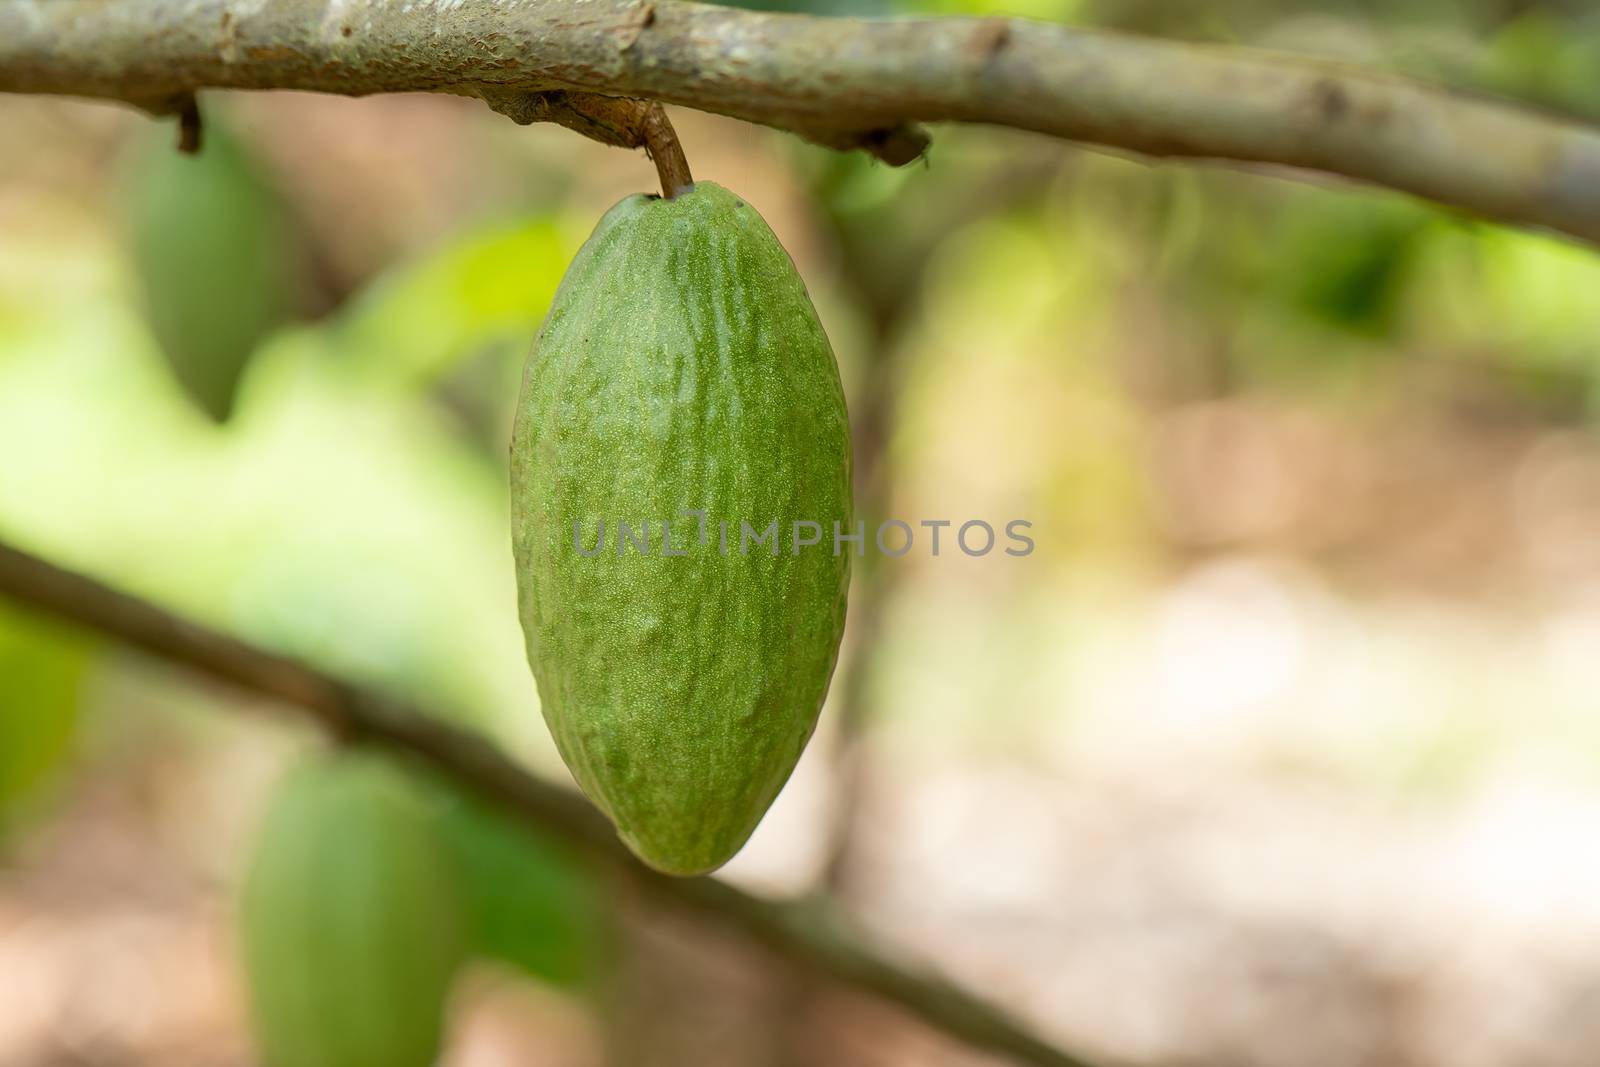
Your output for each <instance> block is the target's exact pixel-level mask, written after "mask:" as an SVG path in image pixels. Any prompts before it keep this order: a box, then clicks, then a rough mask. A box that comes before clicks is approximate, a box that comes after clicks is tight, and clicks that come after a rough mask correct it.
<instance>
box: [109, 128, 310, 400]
mask: <svg viewBox="0 0 1600 1067" xmlns="http://www.w3.org/2000/svg"><path fill="white" fill-rule="evenodd" d="M169 132H170V131H163V133H162V141H161V143H160V144H156V143H154V142H152V143H149V144H146V145H144V146H142V150H140V151H138V152H137V153H136V156H135V159H134V161H133V173H132V175H131V176H130V179H129V187H130V190H131V199H130V202H129V205H128V208H129V223H130V231H131V237H132V243H133V259H134V265H135V269H136V270H137V272H138V276H139V281H140V284H141V288H142V289H143V293H144V307H145V311H146V315H147V317H148V320H149V324H150V329H151V332H152V333H153V334H154V335H155V339H156V341H157V343H158V344H159V345H160V348H161V352H162V354H163V356H164V357H165V358H166V361H167V364H168V367H169V368H170V369H171V371H172V374H173V377H174V378H176V379H177V381H178V384H179V385H181V386H182V387H183V389H184V392H185V393H187V394H188V396H189V397H190V399H192V400H193V401H194V403H195V404H196V405H197V406H198V407H199V408H200V409H201V410H202V411H204V412H205V413H206V414H207V415H209V416H211V418H213V419H215V420H216V421H218V422H223V421H225V420H226V419H227V418H228V416H229V414H230V413H231V412H232V410H233V403H234V398H235V394H236V393H237V390H238V386H239V380H240V378H241V377H242V376H243V374H244V371H245V368H246V366H247V365H248V363H249V360H250V356H251V354H252V353H253V352H254V351H255V349H256V346H257V345H258V344H259V343H260V342H261V340H262V339H263V338H264V337H266V336H267V334H269V333H271V332H272V331H273V330H274V329H275V328H276V327H277V326H278V325H280V324H281V323H282V322H283V321H284V320H285V319H286V318H287V317H288V314H289V310H290V304H291V290H292V286H293V284H294V273H293V263H292V258H291V251H290V244H289V240H288V238H287V236H286V234H287V226H288V222H289V220H288V218H287V213H286V212H285V210H284V207H283V204H282V202H281V201H280V199H279V197H278V195H277V193H276V191H275V190H274V189H273V188H272V186H271V185H270V184H269V182H268V180H267V178H266V176H265V175H264V174H263V172H262V171H261V169H260V167H259V166H258V165H257V164H256V162H255V161H254V160H253V159H252V158H251V157H250V155H249V153H248V152H247V151H246V149H245V148H244V146H243V145H241V144H240V143H239V142H238V141H236V140H235V139H234V138H233V137H232V136H231V135H230V134H229V133H228V131H227V130H226V128H225V127H223V126H221V125H220V124H217V123H212V124H210V125H208V126H207V127H206V134H205V144H204V147H203V148H202V150H201V151H200V153H199V154H198V155H195V156H185V155H182V154H180V153H178V152H177V151H175V150H173V148H172V147H171V145H170V143H168V141H169V139H170V138H169Z"/></svg>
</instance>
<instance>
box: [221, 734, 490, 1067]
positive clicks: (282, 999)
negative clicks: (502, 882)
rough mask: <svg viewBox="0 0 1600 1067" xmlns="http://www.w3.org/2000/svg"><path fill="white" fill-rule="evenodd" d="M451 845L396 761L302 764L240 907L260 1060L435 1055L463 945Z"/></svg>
mask: <svg viewBox="0 0 1600 1067" xmlns="http://www.w3.org/2000/svg"><path fill="white" fill-rule="evenodd" d="M451 863H452V857H451V855H450V853H449V851H448V849H447V848H446V847H445V844H444V842H443V841H442V840H441V839H440V838H439V837H438V831H437V828H436V826H435V825H434V822H433V819H432V815H431V812H430V811H429V809H428V808H427V807H426V806H425V805H424V804H423V803H422V802H421V801H420V800H419V799H418V798H417V796H416V795H415V793H414V792H413V791H412V789H411V787H410V785H409V783H407V782H406V780H405V779H404V778H403V777H401V775H400V773H399V772H398V771H397V770H396V769H394V768H393V767H392V766H390V765H388V764H386V763H384V762H382V761H381V760H379V759H378V758H376V757H373V756H365V755H360V756H344V757H338V758H336V759H331V760H325V761H321V762H318V763H315V764H312V765H310V766H307V767H303V768H300V769H299V770H298V771H297V772H296V773H294V774H293V775H292V776H291V777H290V778H289V779H288V780H287V781H285V782H284V784H283V786H282V787H281V789H280V791H279V792H278V794H277V796H276V797H275V798H274V800H273V803H272V805H271V808H270V810H269V811H268V813H267V819H266V823H265V825H264V826H263V828H262V833H261V837H260V839H259V841H258V842H257V845H256V855H255V859H254V862H253V863H252V864H251V867H250V870H249V873H248V875H247V877H246V880H245V885H244V891H243V899H242V901H241V907H240V919H241V931H240V933H241V940H242V949H243V954H244V965H245V975H246V978H247V981H248V986H249V993H250V1006H251V1013H252V1016H253V1019H254V1023H255V1028H256V1033H257V1037H258V1040H259V1042H260V1046H261V1053H262V1057H263V1060H264V1062H265V1063H266V1065H267V1067H375V1065H378V1064H382V1065H383V1067H430V1065H431V1064H433V1063H434V1062H435V1060H436V1059H437V1057H438V1054H439V1047H440V1039H441V1034H442V1031H443V1020H444V1006H445V1002H446V1000H447V998H448V995H449V990H450V985H451V982H452V981H453V979H454V977H455V974H456V971H457V970H458V968H459V967H460V965H461V964H462V963H463V962H464V959H465V955H466V951H467V950H466V936H465V932H464V921H463V918H462V912H461V903H460V898H459V893H458V890H457V886H456V883H455V876H454V871H453V868H452V866H451Z"/></svg>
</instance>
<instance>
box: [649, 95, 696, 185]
mask: <svg viewBox="0 0 1600 1067" xmlns="http://www.w3.org/2000/svg"><path fill="white" fill-rule="evenodd" d="M644 150H645V152H646V153H648V154H649V156H650V159H651V161H652V162H654V163H655V165H656V174H657V175H658V176H659V177H660V178H661V195H662V196H664V197H666V198H667V199H668V200H671V199H673V198H674V197H676V196H677V195H678V194H679V193H684V192H687V191H688V190H689V188H690V187H691V186H693V185H694V175H692V174H690V173H689V161H688V160H687V159H685V158H684V155H683V146H682V145H680V144H679V143H678V131H677V130H674V129H673V128H672V120H671V119H669V118H667V112H666V110H665V109H664V108H663V107H662V106H661V105H660V104H651V105H650V107H649V110H648V111H647V112H646V113H645V117H644Z"/></svg>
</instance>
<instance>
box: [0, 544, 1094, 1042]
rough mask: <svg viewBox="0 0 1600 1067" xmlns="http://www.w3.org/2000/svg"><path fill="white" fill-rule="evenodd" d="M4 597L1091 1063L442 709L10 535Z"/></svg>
mask: <svg viewBox="0 0 1600 1067" xmlns="http://www.w3.org/2000/svg"><path fill="white" fill-rule="evenodd" d="M0 594H4V595H8V596H10V597H12V598H14V599H15V600H17V601H19V602H21V603H24V604H30V605H32V606H34V607H36V608H41V609H43V610H45V611H47V612H49V613H51V614H53V615H57V616H60V617H61V618H64V619H66V620H68V621H70V622H74V623H77V624H79V625H81V626H85V627H88V628H90V629H92V630H96V631H99V632H101V633H103V634H107V635H110V636H112V637H115V638H118V639H120V640H122V641H124V642H126V643H127V644H129V645H132V646H133V647H135V648H138V649H140V650H142V651H144V652H147V653H150V654H151V655H154V656H158V657H161V658H162V659H165V660H169V661H171V662H173V663H178V664H182V665H183V666H186V667H189V668H191V669H193V670H195V671H198V672H199V673H201V674H204V675H208V676H210V677H211V678H214V679H219V680H221V681H223V682H227V683H229V684H232V685H234V686H237V687H239V688H241V689H244V690H247V691H249V692H251V693H254V694H257V695H259V696H264V697H268V698H270V699H272V700H274V701H277V702H279V704H280V705H281V706H283V707H286V708H289V709H292V710H295V711H298V712H299V713H301V714H302V715H304V716H305V717H308V718H310V719H312V720H313V721H315V722H316V723H318V724H319V725H321V726H322V727H323V728H324V729H326V730H327V731H328V732H329V734H330V735H332V736H333V737H334V738H335V739H337V740H339V741H341V742H344V743H365V744H372V745H377V746H381V747H383V748H385V749H388V750H392V751H395V752H398V753H402V754H405V755H407V756H409V757H411V758H413V759H415V760H416V761H418V762H419V763H421V764H423V765H425V766H427V767H429V768H430V769H432V770H434V771H436V772H438V773H440V774H442V775H444V776H445V777H447V778H449V779H450V780H451V781H453V782H455V783H457V784H459V785H462V786H464V787H466V788H468V789H470V790H472V791H474V792H476V793H478V794H481V795H482V796H484V797H486V798H487V799H489V800H491V801H493V802H495V803H497V804H499V805H500V806H501V807H502V808H503V809H505V810H506V811H508V812H510V813H511V814H513V815H514V816H516V817H518V818H520V819H521V820H522V821H523V822H525V823H527V824H528V825H530V826H532V827H534V828H536V829H539V830H541V831H544V832H547V833H554V834H557V835H559V836H560V837H562V838H563V839H565V840H566V841H567V842H569V843H570V844H572V845H573V846H575V847H576V848H578V849H579V850H581V851H582V852H583V853H584V854H585V855H587V856H589V857H590V858H592V859H593V860H595V861H596V862H598V863H600V864H602V865H603V866H604V867H605V868H606V869H608V870H610V871H612V872H613V873H615V874H618V875H620V876H621V877H623V878H624V879H626V880H627V882H629V883H630V884H631V885H633V886H635V887H636V888H637V889H638V890H639V891H640V892H642V893H644V894H647V895H648V896H649V897H651V898H652V899H655V900H658V901H662V902H664V903H668V904H671V905H674V906H677V907H680V908H684V909H687V910H689V911H692V912H696V913H698V914H700V915H703V916H705V917H706V918H708V919H711V920H713V921H716V922H720V923H724V924H728V925H731V926H733V927H735V928H737V929H739V930H742V931H743V932H744V933H745V934H747V935H749V936H750V937H752V938H754V939H756V940H757V941H759V942H761V943H763V944H765V945H766V946H767V947H768V948H770V949H771V950H773V951H774V952H776V953H777V954H778V955H780V956H782V957H784V958H785V959H787V960H789V961H790V962H792V963H795V964H798V965H800V966H803V967H806V968H809V969H811V970H813V971H815V972H818V973H820V974H821V975H823V976H825V977H828V978H831V979H834V980H835V981H838V982H840V983H843V984H844V985H847V986H851V987H853V988H855V989H858V990H861V991H864V992H867V993H870V994H873V995H875V996H878V997H880V998H882V999H884V1000H887V1001H889V1002H891V1003H894V1004H897V1005H899V1006H900V1007H901V1008H904V1009H905V1010H906V1011H908V1012H910V1013H911V1014H912V1015H914V1016H916V1017H917V1018H919V1019H921V1020H922V1021H923V1022H925V1023H926V1024H928V1025H929V1026H931V1027H933V1028H935V1029H937V1030H940V1031H943V1032H944V1033H946V1034H948V1035H950V1036H951V1037H954V1038H956V1039H958V1040H961V1041H964V1042H966V1043H968V1044H970V1045H973V1046H976V1047H979V1048H983V1049H987V1050H989V1051H992V1052H998V1053H1001V1054H1004V1055H1007V1056H1010V1057H1012V1058H1014V1059H1017V1060H1019V1061H1021V1062H1024V1063H1031V1064H1039V1065H1041V1067H1088V1065H1087V1061H1085V1060H1081V1059H1079V1058H1078V1057H1076V1056H1074V1055H1072V1054H1070V1053H1067V1052H1063V1051H1061V1050H1060V1049H1057V1048H1055V1047H1054V1046H1052V1045H1050V1044H1048V1043H1047V1042H1045V1041H1044V1040H1042V1039H1041V1038H1039V1037H1036V1036H1035V1035H1033V1034H1032V1033H1030V1032H1029V1031H1028V1030H1027V1029H1026V1028H1024V1027H1023V1026H1022V1025H1021V1024H1019V1023H1017V1022H1015V1021H1013V1020H1012V1019H1010V1018H1009V1017H1008V1016H1007V1015H1005V1014H1004V1013H1003V1012H1001V1011H1000V1010H999V1009H997V1008H995V1007H992V1006H991V1005H989V1004H987V1003H985V1002H983V1001H982V1000H979V999H978V998H976V997H974V996H973V995H972V994H970V993H967V992H965V991H964V990H962V989H960V988H959V987H957V986H955V985H952V984H951V983H949V982H948V981H946V980H944V979H942V978H940V977H937V976H935V975H933V974H930V973H927V972H925V971H922V970H919V969H915V968H912V967H909V966H907V965H905V964H902V963H897V962H893V961H891V960H890V959H889V957H888V956H886V955H885V954H883V953H882V952H881V951H879V950H877V949H875V948H874V947H872V946H871V945H870V944H869V943H868V942H867V941H865V940H864V939H863V938H862V937H861V935H860V934H859V933H857V932H855V931H853V930H852V929H851V928H850V927H849V926H848V925H847V924H846V922H845V920H844V919H843V918H842V917H841V916H839V915H838V914H837V913H835V912H834V911H833V910H831V909H830V907H829V906H828V904H827V903H826V902H825V901H823V900H820V899H811V900H800V901H793V902H784V903H780V902H774V901H767V900H761V899H759V898H757V897H753V896H750V895H749V894H747V893H743V892H741V891H739V890H737V889H734V888H733V887H732V886H729V885H727V884H725V883H723V882H718V881H716V880H714V879H711V878H671V877H668V876H666V875H663V874H658V873H656V872H655V871H652V870H650V869H649V868H647V867H645V866H644V865H643V864H641V863H639V862H638V861H637V860H635V859H634V858H633V857H632V856H631V855H629V853H628V852H627V850H626V849H625V848H623V846H622V845H621V844H620V843H619V842H618V841H617V838H616V835H615V834H614V833H613V832H612V830H611V827H610V825H609V824H607V822H606V820H605V818H604V817H603V816H601V815H600V814H599V812H597V811H596V810H595V809H594V808H593V807H592V806H590V804H589V803H588V801H586V800H584V799H583V798H582V797H581V796H579V795H578V794H577V793H575V792H573V791H572V790H570V789H565V788H562V787H559V786H555V785H551V784H549V783H547V782H543V781H540V780H539V779H538V778H535V777H533V776H532V775H530V774H529V773H528V772H527V771H525V770H523V769H522V768H521V767H519V766H517V765H516V764H515V763H513V762H512V761H511V760H510V759H508V758H507V757H506V756H505V755H503V754H502V753H501V752H500V751H499V750H498V749H497V748H495V747H494V746H493V745H491V744H490V743H488V742H487V741H485V740H484V739H482V738H480V737H477V736H475V735H473V734H470V733H467V732H465V731H462V730H459V729H457V728H455V727H452V726H449V725H447V724H446V723H444V722H442V721H440V720H439V719H437V718H433V717H430V716H428V715H425V714H423V713H420V712H417V711H415V710H411V709H408V708H405V707H401V706H399V705H397V704H394V703H391V702H388V701H385V700H383V699H382V698H380V697H377V696H375V695H373V694H370V693H366V692H363V691H362V690H360V689H357V688H355V687H354V686H351V685H349V684H346V683H344V682H341V681H339V680H337V679H335V678H333V677H330V676H329V675H326V674H323V673H321V672H319V671H315V670H313V669H311V668H309V667H306V666H304V665H302V664H300V663H297V662H295V661H293V660H289V659H285V658H284V657H282V656H277V655H273V654H272V653H269V652H264V651H261V650H260V649H257V648H253V647H251V646H250V645H247V644H245V643H243V642H241V641H238V640H235V639H234V638H231V637H228V636H226V635H225V634H221V633H218V632H216V631H214V630H210V629H207V628H205V627H203V626H199V625H196V624H194V623H192V622H188V621H186V620H184V619H181V618H179V617H177V616H175V615H172V614H169V613H168V612H166V611H163V610H162V609H160V608H158V607H155V606H154V605H152V604H148V603H146V602H144V601H141V600H137V599H135V598H133V597H130V596H127V595H126V594H123V593H120V592H118V591H116V590H115V589H111V588H109V587H108V586H105V585H102V584H100V583H99V582H96V581H94V580H93V579H91V578H87V577H84V576H82V575H79V574H74V573H72V572H70V571H65V570H62V569H60V568H58V567H55V566H52V565H51V564H49V563H46V562H45V561H44V560H41V559H38V558H36V557H33V556H30V555H28V554H26V553H24V552H21V551H19V550H17V549H16V548H13V547H10V546H9V545H6V544H4V543H0Z"/></svg>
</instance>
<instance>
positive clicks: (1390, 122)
mask: <svg viewBox="0 0 1600 1067" xmlns="http://www.w3.org/2000/svg"><path fill="white" fill-rule="evenodd" d="M203 88H230V89H304V90H314V91H321V92H333V93H345V94H350V95H362V94H367V93H381V92H414V91H433V92H449V93H457V94H461V95H467V96H478V97H483V98H485V99H488V100H490V101H491V102H492V103H494V104H495V106H497V107H499V106H501V104H502V103H503V102H504V101H505V100H506V99H507V98H508V97H512V98H514V97H516V96H517V95H518V94H544V93H551V92H557V93H560V92H578V93H594V94H600V95H604V96H614V97H615V96H620V97H641V98H645V99H649V100H659V101H664V102H667V103H675V104H682V105H685V106H687V107H692V108H698V109H700V110H703V111H712V112H717V113H719V114H723V115H732V116H734V117H737V118H742V119H748V120H750V121H752V122H760V123H764V124H766V125H769V126H774V127H777V128H779V129H783V130H789V131H792V132H794V133H797V134H800V135H801V136H804V137H807V138H809V139H811V140H813V141H816V142H818V143H821V144H824V145H829V146H831V147H835V148H861V149H864V150H866V151H868V152H871V153H873V154H874V155H876V156H878V157H879V158H881V159H884V160H886V161H887V162H890V163H895V164H901V163H907V162H910V161H911V160H912V159H915V158H916V157H917V156H918V155H919V154H920V153H921V152H922V150H923V148H924V147H925V146H926V142H927V138H926V135H925V134H924V133H923V132H922V131H921V130H920V129H918V128H917V127H916V126H915V125H914V124H915V123H916V122H919V121H956V122H979V123H992V124H997V125H1002V126H1013V127H1016V128H1019V129H1025V130H1036V131H1039V132H1042V133H1048V134H1054V135H1056V136H1059V137H1065V138H1070V139H1072V140H1076V141H1084V142H1088V143H1091V144H1095V145H1101V146H1105V147H1109V148H1113V149H1120V150H1127V151H1132V152H1138V153H1143V154H1145V155H1150V156H1180V157H1201V158H1211V159H1218V160H1231V161H1235V162H1249V163H1267V164H1278V165H1285V166H1290V167H1300V168H1308V169H1311V170H1316V171H1322V172H1325V173H1329V174H1336V175H1342V176H1345V177H1348V178H1355V179H1358V180H1361V181H1366V182H1371V183H1374V184H1377V185H1384V186H1389V187H1391V188H1394V189H1400V190H1404V191H1406V192H1409V193H1414V194H1416V195H1418V196H1423V197H1426V198H1428V199H1431V200H1436V201H1438V202H1439V203H1442V204H1448V205H1451V206H1454V207H1458V208H1463V209H1465V210H1467V211H1470V212H1473V213H1475V214H1479V215H1484V216H1487V217H1489V218H1493V219H1499V220H1502V221H1506V222H1512V223H1519V224H1529V225H1535V226H1543V227H1548V228H1550V229H1553V230H1558V231H1561V232H1564V233H1567V234H1570V235H1572V236H1574V237H1580V238H1583V239H1586V240H1589V241H1597V242H1600V131H1596V130H1594V129H1592V128H1589V127H1586V126H1583V125H1579V124H1576V123H1572V122H1568V121H1563V120H1559V119H1556V118H1553V117H1547V116H1544V115H1540V114H1537V113H1535V112H1532V111H1528V110H1523V109H1519V108H1516V107H1513V106H1509V105H1506V104H1502V103H1496V102H1493V101H1489V100H1483V99H1475V98H1472V97H1469V96H1466V95H1464V94H1461V93H1458V92H1452V91H1450V90H1447V89H1442V88H1435V87H1430V86H1426V85H1423V84H1420V83H1417V82H1413V81H1409V80H1406V79H1403V78H1399V77H1394V76H1390V75H1386V74H1382V73H1377V72H1371V71H1364V70H1360V69H1357V68H1352V67H1348V66H1341V65H1337V64H1333V63H1328V62H1323V61H1318V60H1314V59H1309V58H1297V57H1293V56H1288V55H1276V54H1272V53H1268V52H1259V51H1254V50H1249V49H1242V48H1226V47H1218V46H1208V45H1195V44H1186V43H1180V42H1171V41H1159V40H1150V39H1141V38H1139V37H1132V36H1122V35H1117V34H1109V33H1096V32H1091V31H1085V30H1080V29H1074V28H1070V27H1066V26H1059V25H1053V24H1047V23H1040V22H1031V21H1027V20H1023V19H1000V18H990V19H964V18H907V19H895V20H885V21H862V20H856V19H837V18H820V17H815V16H804V15H777V14H764V13H758V12H750V11H742V10H734V9H730V8H724V7H714V6H710V5H705V4H696V3H687V2H683V0H586V2H585V3H581V4H578V3H572V2H571V0H450V2H448V3H446V2H442V0H418V2H415V3H406V4H396V3H392V2H389V0H275V2H274V3H270V4H263V3H260V2H259V0H166V2H161V3H156V2H153V0H143V2H129V3H119V4H109V3H103V2H100V0H0V91H4V92H26V93H55V94H66V95H76V96H95V97H106V98H111V99H117V100H124V101H128V102H130V103H133V104H136V105H138V106H140V107H143V108H145V109H146V110H149V111H153V112H156V113H160V114H165V113H169V112H171V111H172V110H173V109H174V108H175V106H176V104H175V102H177V101H181V100H182V99H183V98H184V96H185V94H188V93H192V92H194V91H195V90H197V89H203Z"/></svg>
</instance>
